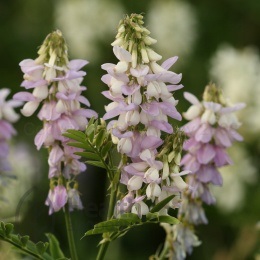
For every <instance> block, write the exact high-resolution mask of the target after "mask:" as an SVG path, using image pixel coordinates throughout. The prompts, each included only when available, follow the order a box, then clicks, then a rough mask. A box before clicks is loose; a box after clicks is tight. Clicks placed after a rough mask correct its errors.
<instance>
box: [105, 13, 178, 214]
mask: <svg viewBox="0 0 260 260" xmlns="http://www.w3.org/2000/svg"><path fill="white" fill-rule="evenodd" d="M143 23H144V22H143V16H142V15H137V14H132V15H131V16H126V17H125V18H124V19H123V20H121V21H120V23H119V26H118V34H117V36H116V40H115V41H114V42H113V43H112V46H114V48H113V51H114V54H115V56H116V57H117V58H118V60H119V62H118V63H117V64H111V63H108V64H104V65H102V68H103V69H104V70H106V71H107V72H108V74H106V75H104V76H103V77H102V80H103V82H104V83H106V84H107V85H108V87H109V90H108V91H104V92H103V95H104V96H105V97H107V98H108V99H110V100H111V101H112V102H111V103H110V104H109V105H107V106H106V107H105V109H106V114H105V115H104V117H103V119H105V120H107V119H111V118H114V117H117V116H118V119H116V120H112V121H110V122H109V124H108V129H109V130H110V131H111V133H112V138H113V141H114V143H116V144H117V149H118V151H119V153H121V154H122V155H123V159H122V161H123V163H122V164H123V167H122V170H121V183H122V184H124V185H126V187H127V190H128V193H127V195H126V196H125V197H124V198H123V199H122V200H121V201H119V202H118V208H117V212H119V213H123V212H129V211H132V212H134V213H137V214H138V215H139V216H141V215H145V214H147V213H148V212H149V209H148V206H147V204H146V203H145V200H144V199H145V198H146V199H148V200H150V201H152V202H155V201H158V198H159V197H160V196H162V195H161V194H162V188H163V186H164V181H163V182H162V180H163V178H162V175H163V167H164V163H163V162H162V161H161V160H160V159H161V158H160V159H159V158H158V156H157V155H158V148H159V147H160V146H161V145H162V144H163V140H162V139H161V132H165V133H167V134H172V133H173V127H172V126H171V124H170V123H169V122H168V116H169V117H171V118H174V119H177V120H181V115H180V114H179V113H178V111H177V110H176V105H177V103H178V101H177V100H175V99H174V97H173V95H172V93H171V92H172V91H175V90H178V89H180V88H182V87H183V86H182V85H178V83H179V82H180V80H181V74H176V73H174V72H172V71H169V68H170V67H171V66H172V65H173V64H174V63H175V62H176V60H177V57H173V58H170V59H168V60H166V61H165V62H163V63H162V64H161V65H159V64H158V63H157V62H158V61H159V60H160V59H161V58H162V57H161V56H160V55H159V54H158V53H156V52H155V51H154V50H153V49H152V48H151V45H152V44H154V43H155V42H156V40H155V39H153V38H151V37H150V36H149V34H150V32H149V31H148V30H147V29H146V28H145V27H144V26H143ZM166 83H170V85H167V84H166ZM169 174H171V173H169ZM169 174H168V175H169ZM163 177H165V179H164V180H166V179H167V178H168V176H167V177H166V175H165V176H163Z"/></svg>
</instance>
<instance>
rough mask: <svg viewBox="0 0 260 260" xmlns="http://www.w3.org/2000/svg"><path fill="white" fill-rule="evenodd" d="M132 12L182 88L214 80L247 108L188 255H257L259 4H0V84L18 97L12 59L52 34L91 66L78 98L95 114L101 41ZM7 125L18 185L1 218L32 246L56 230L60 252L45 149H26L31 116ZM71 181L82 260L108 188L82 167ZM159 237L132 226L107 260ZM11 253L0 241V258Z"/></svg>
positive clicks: (34, 128) (90, 252) (151, 247)
mask: <svg viewBox="0 0 260 260" xmlns="http://www.w3.org/2000/svg"><path fill="white" fill-rule="evenodd" d="M131 13H144V14H145V23H146V26H147V27H148V29H149V30H150V31H151V36H152V37H153V38H156V39H157V40H158V43H157V44H155V45H154V49H155V50H156V51H157V52H158V53H160V54H161V55H162V56H163V60H164V59H167V58H169V57H171V56H175V55H177V56H179V60H178V62H177V63H176V65H174V67H173V68H172V70H173V71H175V72H177V73H182V74H183V79H182V84H183V85H184V86H185V91H189V92H192V93H195V94H196V95H198V96H199V97H200V96H201V94H202V92H203V89H204V87H205V85H206V84H207V83H208V82H209V81H211V80H213V81H215V82H216V83H217V84H219V85H220V86H221V87H222V88H223V90H224V93H226V94H227V96H228V97H229V98H230V99H231V100H233V101H234V102H246V103H247V108H246V109H245V110H244V111H243V112H242V113H240V114H239V117H240V120H241V121H242V122H243V126H242V129H241V133H242V135H243V136H244V138H245V141H244V143H243V144H239V145H236V146H235V147H234V148H233V149H232V150H231V151H230V153H231V157H232V158H233V160H234V163H235V165H234V166H231V167H228V168H227V169H223V175H224V181H225V185H224V187H223V188H217V189H216V190H215V194H216V197H217V204H216V205H215V206H210V207H206V214H207V216H208V219H209V225H201V226H199V227H198V229H197V234H198V236H199V238H200V239H201V241H202V242H203V243H202V245H201V246H200V247H198V248H195V249H194V252H193V254H192V255H191V256H189V257H188V258H187V259H202V260H204V259H214V260H223V259H224V260H231V259H260V256H258V253H259V254H260V245H259V240H258V238H259V229H260V224H259V222H258V221H260V205H259V199H260V189H259V170H260V162H259V155H260V142H259V136H260V123H259V122H260V119H259V118H260V73H259V72H260V56H259V48H260V1H259V0H247V1H244V0H218V1H209V0H186V1H184V0H178V1H177V0H168V1H167V0H157V1H155V0H154V1H148V0H142V1H138V0H131V1H126V0H74V1H71V0H56V1H51V0H45V1H37V0H23V1H22V0H19V1H18V0H12V1H5V0H0V61H1V65H0V75H1V80H0V87H1V88H4V87H7V88H10V89H11V90H12V94H14V93H15V92H17V91H19V90H20V84H21V82H22V80H23V79H22V76H23V75H22V72H21V71H20V68H19V65H18V64H19V62H20V61H21V60H23V59H27V58H32V59H34V58H36V57H37V54H36V52H37V48H38V47H39V46H40V45H41V43H42V41H43V40H44V38H45V37H46V35H47V34H48V33H50V32H51V31H53V30H54V29H60V30H61V31H62V32H63V34H64V36H65V38H66V40H67V43H68V45H69V54H70V58H71V59H72V58H84V59H87V60H89V61H90V64H89V65H87V66H86V68H85V70H86V71H87V73H88V75H87V76H86V78H85V80H84V84H85V85H86V86H87V87H88V91H87V92H86V94H85V95H86V96H87V98H88V99H89V100H90V102H91V104H92V108H93V109H95V110H96V111H97V112H98V113H99V115H100V116H102V115H103V114H104V105H105V104H107V103H108V100H106V99H105V98H104V97H103V96H102V95H101V94H100V92H101V91H103V90H105V89H106V86H105V85H104V84H103V83H102V82H101V80H100V78H101V76H102V75H103V74H105V73H104V71H102V70H101V64H103V63H106V62H116V60H115V57H114V56H113V52H112V47H111V45H110V44H111V42H112V41H113V39H114V37H115V35H116V28H117V24H118V22H119V19H121V18H123V15H124V14H131ZM9 98H10V97H9ZM175 98H176V99H179V104H178V107H177V108H178V110H179V111H180V112H184V111H185V110H186V109H187V107H188V103H187V102H186V101H185V100H184V99H183V90H180V91H178V92H177V93H176V94H175ZM173 123H174V124H176V122H173ZM183 123H184V122H183ZM179 125H180V124H179ZM15 127H16V129H17V130H18V135H17V136H16V138H15V140H13V142H12V147H13V148H12V152H11V155H10V160H11V161H12V164H13V168H14V171H15V174H16V175H17V180H14V181H12V182H11V183H10V184H9V186H8V189H7V190H6V191H5V193H4V195H5V197H6V199H7V202H1V204H0V219H2V220H5V221H9V220H10V221H14V222H16V224H15V227H16V231H17V232H18V233H21V234H28V235H30V237H31V239H32V240H34V241H38V240H46V239H45V237H44V233H46V232H52V233H55V234H56V236H57V237H58V238H59V239H60V241H61V243H62V249H63V250H64V251H65V252H68V245H67V240H66V234H65V230H64V225H65V223H64V219H63V215H62V212H59V213H57V214H54V215H51V216H48V208H47V207H46V206H44V201H45V198H46V196H47V193H48V189H49V187H48V185H49V184H48V178H47V174H48V168H47V152H46V151H44V149H42V150H41V151H37V150H36V148H35V146H34V144H33V140H34V136H35V135H36V133H37V132H38V131H39V130H40V128H41V123H40V122H39V120H38V119H37V117H36V115H35V116H33V117H31V118H29V119H26V118H23V117H22V118H21V120H19V122H18V123H16V125H15ZM79 182H80V188H79V189H80V191H81V193H82V199H83V204H84V207H85V208H84V210H83V211H78V212H73V213H72V219H73V224H74V227H75V236H76V240H77V241H78V242H77V247H78V250H79V252H80V255H82V257H81V258H80V259H81V260H84V259H90V260H91V259H95V254H96V252H97V246H96V245H97V242H98V241H99V239H100V237H89V238H84V239H82V240H80V238H81V237H82V235H83V234H84V232H85V231H87V230H88V229H90V228H92V227H93V225H94V224H95V223H97V222H98V221H101V220H102V219H103V217H104V213H105V210H106V208H105V199H106V188H107V183H106V177H105V173H104V172H102V171H100V170H98V169H96V168H93V167H91V166H88V169H87V172H85V173H82V174H81V175H80V176H79ZM164 235H165V234H164V231H163V230H162V229H161V228H160V227H159V226H156V225H154V226H150V227H149V228H147V227H143V228H140V229H139V230H138V229H137V230H133V231H131V232H129V233H128V234H127V235H126V236H125V237H124V238H122V239H120V240H118V241H117V242H114V243H113V244H112V245H111V247H110V248H109V251H108V256H107V258H106V259H107V260H109V259H110V260H114V259H125V260H128V259H140V260H141V259H148V257H149V256H150V255H152V254H154V253H155V251H156V250H157V248H158V246H160V245H161V244H162V243H163V240H164ZM16 257H17V256H15V255H11V253H10V248H7V247H6V245H5V244H3V243H0V259H1V260H2V259H3V260H5V259H11V260H12V259H16ZM257 257H258V258H257ZM18 259H19V258H18Z"/></svg>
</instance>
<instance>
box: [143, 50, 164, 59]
mask: <svg viewBox="0 0 260 260" xmlns="http://www.w3.org/2000/svg"><path fill="white" fill-rule="evenodd" d="M146 51H147V55H148V58H149V60H150V61H158V60H161V59H162V56H161V55H159V54H158V53H156V52H155V51H154V50H152V49H151V48H146Z"/></svg>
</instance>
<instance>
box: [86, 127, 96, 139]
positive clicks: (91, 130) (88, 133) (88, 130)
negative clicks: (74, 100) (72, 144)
mask: <svg viewBox="0 0 260 260" xmlns="http://www.w3.org/2000/svg"><path fill="white" fill-rule="evenodd" d="M95 128H96V127H95V125H94V124H92V125H88V127H87V128H86V132H85V133H86V135H87V136H89V135H91V134H92V133H93V132H94V130H95Z"/></svg>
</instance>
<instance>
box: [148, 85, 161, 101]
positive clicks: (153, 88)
mask: <svg viewBox="0 0 260 260" xmlns="http://www.w3.org/2000/svg"><path fill="white" fill-rule="evenodd" d="M147 94H148V96H150V97H156V98H159V97H160V94H161V87H160V85H159V83H158V82H157V81H152V82H149V84H148V86H147Z"/></svg>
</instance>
